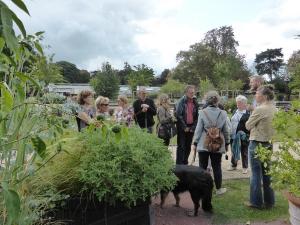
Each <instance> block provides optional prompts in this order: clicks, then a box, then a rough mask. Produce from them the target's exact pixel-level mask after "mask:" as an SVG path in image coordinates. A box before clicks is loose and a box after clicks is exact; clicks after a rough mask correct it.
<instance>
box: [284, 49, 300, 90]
mask: <svg viewBox="0 0 300 225" xmlns="http://www.w3.org/2000/svg"><path fill="white" fill-rule="evenodd" d="M287 70H288V74H289V78H290V83H289V88H290V89H300V50H298V51H295V52H293V54H292V55H291V56H290V58H289V59H288V63H287Z"/></svg>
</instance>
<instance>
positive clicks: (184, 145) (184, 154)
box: [176, 129, 194, 165]
mask: <svg viewBox="0 0 300 225" xmlns="http://www.w3.org/2000/svg"><path fill="white" fill-rule="evenodd" d="M193 136H194V132H184V130H182V129H178V133H177V152H176V164H184V165H187V164H188V159H189V156H190V153H191V145H192V141H193Z"/></svg>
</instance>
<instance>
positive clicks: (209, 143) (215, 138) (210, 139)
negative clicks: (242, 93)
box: [203, 110, 223, 153]
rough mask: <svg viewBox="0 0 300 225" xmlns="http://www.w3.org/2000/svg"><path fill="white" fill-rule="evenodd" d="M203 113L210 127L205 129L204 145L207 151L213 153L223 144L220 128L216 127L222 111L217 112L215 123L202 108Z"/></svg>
mask: <svg viewBox="0 0 300 225" xmlns="http://www.w3.org/2000/svg"><path fill="white" fill-rule="evenodd" d="M203 112H204V115H205V116H206V118H207V119H208V121H209V123H210V126H211V127H210V128H208V129H207V131H206V137H205V139H204V146H205V147H206V148H207V150H208V151H209V152H212V153H215V152H218V151H219V150H220V148H221V146H222V144H223V138H222V136H221V130H220V128H218V127H217V121H218V118H219V116H220V114H221V112H222V111H220V113H219V114H218V117H217V119H216V123H215V124H214V125H213V122H212V120H211V119H210V118H209V116H208V114H207V112H206V111H205V110H203Z"/></svg>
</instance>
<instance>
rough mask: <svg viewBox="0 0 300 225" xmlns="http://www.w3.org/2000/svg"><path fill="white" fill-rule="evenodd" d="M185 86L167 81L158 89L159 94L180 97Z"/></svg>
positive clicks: (170, 80) (177, 82)
mask: <svg viewBox="0 0 300 225" xmlns="http://www.w3.org/2000/svg"><path fill="white" fill-rule="evenodd" d="M185 86H186V84H184V83H181V82H180V81H178V80H173V79H169V80H168V82H167V83H166V84H165V85H163V86H162V87H161V89H160V92H161V93H167V94H169V95H172V96H176V97H180V96H182V95H183V92H184V88H185Z"/></svg>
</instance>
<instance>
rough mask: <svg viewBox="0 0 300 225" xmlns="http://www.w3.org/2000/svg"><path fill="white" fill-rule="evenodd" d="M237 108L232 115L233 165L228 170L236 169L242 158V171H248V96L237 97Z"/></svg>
mask: <svg viewBox="0 0 300 225" xmlns="http://www.w3.org/2000/svg"><path fill="white" fill-rule="evenodd" d="M235 101H236V106H237V110H235V111H234V112H233V116H232V117H231V140H230V144H231V166H230V167H229V169H228V170H236V168H237V162H238V160H239V159H240V155H241V158H242V167H243V171H242V173H244V174H246V173H247V172H248V145H249V135H250V132H249V131H248V130H247V129H246V122H247V120H248V119H249V116H250V111H249V110H246V108H247V98H246V97H245V96H243V95H238V96H237V97H236V98H235Z"/></svg>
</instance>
